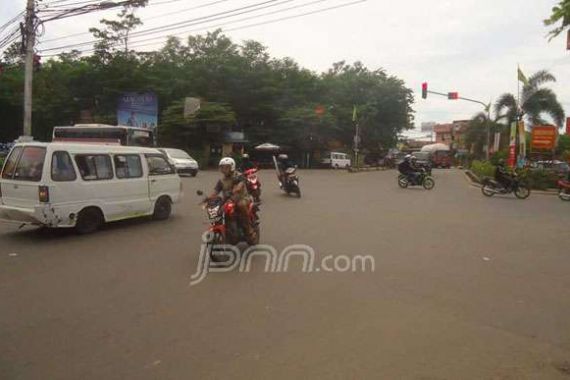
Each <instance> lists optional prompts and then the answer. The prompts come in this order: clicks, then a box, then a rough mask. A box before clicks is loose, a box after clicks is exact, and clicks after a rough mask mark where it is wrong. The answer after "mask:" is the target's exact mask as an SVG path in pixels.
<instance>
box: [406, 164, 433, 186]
mask: <svg viewBox="0 0 570 380" xmlns="http://www.w3.org/2000/svg"><path fill="white" fill-rule="evenodd" d="M410 178H411V177H408V176H407V175H405V174H400V175H399V176H398V185H399V186H400V187H401V188H402V189H405V188H407V187H408V186H423V188H424V189H426V190H431V189H433V188H434V187H435V180H434V179H433V178H432V177H431V176H430V175H429V174H428V171H427V170H425V169H423V168H422V169H421V170H420V171H419V172H418V175H417V176H416V178H415V179H413V180H411V179H410Z"/></svg>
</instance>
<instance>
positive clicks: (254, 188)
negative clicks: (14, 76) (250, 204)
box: [243, 168, 261, 203]
mask: <svg viewBox="0 0 570 380" xmlns="http://www.w3.org/2000/svg"><path fill="white" fill-rule="evenodd" d="M257 171H258V169H257V168H252V169H248V170H245V171H244V172H243V175H244V176H245V179H246V187H247V192H248V193H249V194H250V195H251V196H252V197H253V201H254V202H255V203H260V202H261V182H260V181H259V178H257V174H256V173H257Z"/></svg>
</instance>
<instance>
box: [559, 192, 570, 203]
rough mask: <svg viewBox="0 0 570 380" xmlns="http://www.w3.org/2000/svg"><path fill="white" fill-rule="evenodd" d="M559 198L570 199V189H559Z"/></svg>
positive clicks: (565, 200) (566, 200)
mask: <svg viewBox="0 0 570 380" xmlns="http://www.w3.org/2000/svg"><path fill="white" fill-rule="evenodd" d="M558 198H560V199H561V200H563V201H564V202H568V201H570V189H560V190H558Z"/></svg>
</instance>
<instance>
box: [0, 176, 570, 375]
mask: <svg viewBox="0 0 570 380" xmlns="http://www.w3.org/2000/svg"><path fill="white" fill-rule="evenodd" d="M434 174H435V177H436V181H437V185H436V188H435V189H434V190H432V191H431V192H428V191H424V190H420V189H408V190H402V189H399V188H398V187H397V184H396V179H395V177H396V174H395V172H393V171H387V172H369V173H358V174H348V173H346V172H336V171H302V172H301V173H300V176H301V186H302V190H303V198H301V199H295V198H289V197H287V196H285V195H283V194H281V192H280V191H279V189H278V188H277V185H276V179H275V176H274V174H273V173H272V172H271V171H265V172H263V173H262V174H261V180H262V182H263V185H264V188H263V195H262V198H263V200H264V205H263V211H262V242H263V243H264V244H269V245H272V246H274V247H275V249H276V250H278V251H280V250H282V249H284V248H286V247H287V246H289V245H292V244H307V245H309V246H311V247H312V248H313V249H314V250H315V253H316V263H317V267H319V264H320V262H321V261H320V260H321V259H322V258H323V257H325V256H327V255H335V257H337V256H339V255H348V256H349V257H354V256H356V255H370V256H372V257H373V258H374V264H375V266H374V271H372V270H371V269H370V268H368V269H369V270H367V271H365V272H362V271H357V272H325V271H320V272H316V271H315V272H313V273H303V272H302V271H301V269H300V265H297V266H295V265H291V267H290V268H289V270H288V271H287V272H285V273H265V272H264V270H263V265H256V262H254V265H253V269H252V271H251V272H249V273H240V272H238V271H234V272H230V273H210V274H209V275H208V276H207V277H206V278H205V279H204V280H203V281H202V282H201V283H199V284H197V285H195V286H189V282H190V276H191V275H192V274H193V273H194V272H196V270H197V265H198V256H199V252H200V236H201V233H202V232H203V230H204V229H205V227H206V226H205V224H204V223H205V215H204V214H203V210H201V209H200V208H199V206H198V205H197V202H198V197H197V196H195V195H194V192H195V191H196V189H204V190H207V189H210V188H211V187H212V186H213V184H214V181H215V177H216V176H217V173H214V172H209V173H206V172H203V173H200V174H199V175H198V177H197V178H187V179H184V186H185V198H184V200H183V202H182V203H181V204H180V205H178V207H177V208H176V210H175V215H174V216H173V217H172V218H171V219H170V220H168V221H165V222H152V221H147V220H139V221H129V222H121V223H116V224H113V225H109V226H107V227H106V228H105V229H104V230H103V231H100V232H98V233H96V234H93V235H89V236H76V235H75V234H73V233H70V232H67V231H57V232H56V233H46V232H43V231H40V230H37V229H34V228H28V227H26V228H23V229H22V230H18V229H17V227H15V226H13V225H9V224H1V225H0V247H1V249H0V379H210V378H211V379H213V378H218V379H225V378H241V379H253V378H259V379H267V378H272V379H277V378H282V379H290V378H328V379H346V378H352V379H364V378H370V379H432V380H433V379H568V378H570V248H569V247H570V237H569V235H568V226H569V225H570V204H568V203H563V202H562V201H560V200H559V199H558V198H557V197H553V196H544V195H536V194H535V195H531V197H530V198H529V199H528V200H525V201H520V200H516V199H515V198H514V196H507V197H494V198H491V199H488V198H484V197H483V196H482V195H481V193H480V191H479V190H478V189H477V188H474V187H471V186H469V185H468V184H467V182H466V180H465V178H464V177H463V175H462V174H461V172H459V171H455V170H447V171H436V172H435V173H434Z"/></svg>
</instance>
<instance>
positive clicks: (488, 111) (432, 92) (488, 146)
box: [422, 83, 491, 161]
mask: <svg viewBox="0 0 570 380" xmlns="http://www.w3.org/2000/svg"><path fill="white" fill-rule="evenodd" d="M424 86H425V88H424V89H422V91H425V93H426V94H434V95H440V96H445V97H446V98H448V99H451V100H465V101H467V102H471V103H477V104H480V105H482V106H483V107H484V109H485V112H487V123H486V124H487V126H486V127H487V149H486V151H485V158H486V160H487V161H488V160H489V156H490V154H489V151H490V150H491V142H490V139H491V104H490V103H489V104H486V103H484V102H482V101H480V100H475V99H469V98H464V97H461V96H457V93H453V94H455V96H456V97H454V98H450V94H452V93H447V94H444V93H442V92H437V91H430V90H427V83H425V84H424ZM424 99H425V97H424Z"/></svg>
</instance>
